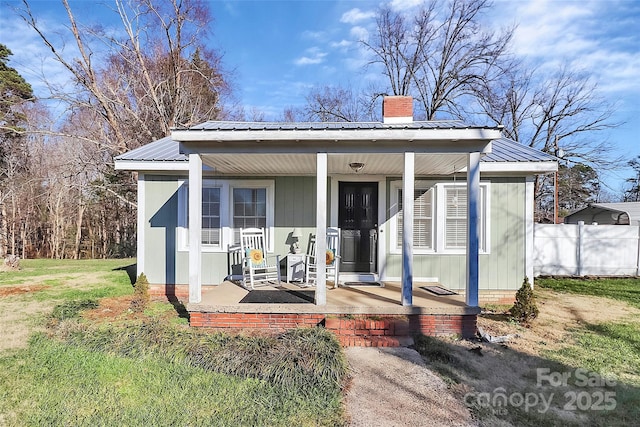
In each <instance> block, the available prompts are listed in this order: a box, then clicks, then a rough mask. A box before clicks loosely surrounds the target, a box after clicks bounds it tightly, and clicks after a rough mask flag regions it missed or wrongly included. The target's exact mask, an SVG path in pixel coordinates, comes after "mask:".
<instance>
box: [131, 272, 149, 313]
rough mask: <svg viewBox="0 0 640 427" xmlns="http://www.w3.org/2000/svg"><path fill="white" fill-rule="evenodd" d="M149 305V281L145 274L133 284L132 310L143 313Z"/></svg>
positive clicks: (141, 274)
mask: <svg viewBox="0 0 640 427" xmlns="http://www.w3.org/2000/svg"><path fill="white" fill-rule="evenodd" d="M147 304H149V281H148V280H147V276H145V274H144V273H140V275H139V276H138V279H137V280H136V283H134V284H133V299H132V300H131V310H133V311H134V312H136V313H141V312H143V311H144V309H145V308H146V307H147Z"/></svg>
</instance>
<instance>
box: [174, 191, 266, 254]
mask: <svg viewBox="0 0 640 427" xmlns="http://www.w3.org/2000/svg"><path fill="white" fill-rule="evenodd" d="M274 193H275V191H274V182H273V181H270V180H214V179H204V180H203V182H202V250H203V252H226V251H227V248H228V247H229V245H233V244H238V243H240V229H241V228H249V227H257V228H264V229H265V231H266V235H267V246H268V248H269V250H272V248H273V237H272V236H273V230H271V228H272V227H273V224H274ZM188 207H189V194H188V183H187V181H186V180H185V181H182V182H181V183H180V187H179V190H178V248H179V250H180V251H186V250H188V249H189V232H188V229H189V219H188V215H189V208H188Z"/></svg>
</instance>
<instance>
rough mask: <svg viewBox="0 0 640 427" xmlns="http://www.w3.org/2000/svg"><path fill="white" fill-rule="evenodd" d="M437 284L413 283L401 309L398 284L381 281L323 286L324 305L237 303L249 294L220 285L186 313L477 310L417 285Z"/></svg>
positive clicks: (291, 286)
mask: <svg viewBox="0 0 640 427" xmlns="http://www.w3.org/2000/svg"><path fill="white" fill-rule="evenodd" d="M428 285H438V283H415V284H414V286H413V305H412V306H410V307H404V306H402V304H401V302H400V301H401V287H400V283H398V282H384V287H377V286H350V287H346V286H341V287H339V288H335V289H334V288H333V285H332V284H331V283H329V284H328V286H327V304H326V305H324V306H318V305H315V304H313V303H303V304H295V303H294V304H278V303H269V304H260V303H241V302H240V301H241V300H242V299H243V298H244V297H245V296H246V295H247V294H248V293H249V291H248V290H246V289H244V288H243V287H241V286H239V285H237V284H235V283H232V282H223V283H221V284H220V285H214V286H203V288H202V301H201V302H200V303H199V304H192V303H189V304H187V307H186V308H187V310H188V311H189V312H200V313H273V314H275V313H300V314H303V313H309V314H312V313H322V314H336V315H339V314H342V315H359V314H363V315H385V314H386V315H411V314H421V315H474V314H479V313H480V308H478V307H469V306H467V305H466V304H465V300H464V296H462V295H448V296H438V295H434V294H432V293H430V292H428V291H426V290H423V289H420V287H421V286H428ZM278 289H282V290H302V291H309V290H314V289H315V288H313V287H307V288H305V287H300V286H297V285H295V284H291V283H285V282H282V283H281V286H280V287H275V286H261V287H259V288H257V290H274V291H275V290H278Z"/></svg>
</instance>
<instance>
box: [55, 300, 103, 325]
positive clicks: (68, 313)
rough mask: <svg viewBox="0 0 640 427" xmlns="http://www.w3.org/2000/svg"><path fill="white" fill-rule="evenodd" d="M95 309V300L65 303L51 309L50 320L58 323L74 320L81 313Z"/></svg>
mask: <svg viewBox="0 0 640 427" xmlns="http://www.w3.org/2000/svg"><path fill="white" fill-rule="evenodd" d="M96 307H98V301H97V300H95V299H83V300H71V301H65V302H63V303H62V304H59V305H56V306H55V307H54V308H53V312H52V313H51V319H52V320H54V321H58V322H61V321H63V320H69V319H75V318H77V317H78V315H79V314H80V312H81V311H83V310H91V309H94V308H96Z"/></svg>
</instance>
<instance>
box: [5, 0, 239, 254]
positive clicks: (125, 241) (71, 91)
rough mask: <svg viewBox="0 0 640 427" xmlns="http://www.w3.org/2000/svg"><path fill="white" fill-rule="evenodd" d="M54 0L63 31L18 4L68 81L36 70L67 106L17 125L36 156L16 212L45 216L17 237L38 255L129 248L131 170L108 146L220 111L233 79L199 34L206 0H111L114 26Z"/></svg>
mask: <svg viewBox="0 0 640 427" xmlns="http://www.w3.org/2000/svg"><path fill="white" fill-rule="evenodd" d="M61 7H62V8H64V10H65V11H66V15H67V19H68V22H67V25H66V28H67V29H68V32H67V33H63V34H54V33H49V32H47V26H46V25H43V24H41V23H40V22H39V21H38V19H37V17H36V16H35V15H34V14H33V13H32V11H31V9H30V7H29V2H28V1H27V0H23V3H22V7H21V9H20V10H17V13H18V15H19V16H20V17H22V19H23V20H24V21H25V22H26V23H27V24H28V25H29V26H30V27H31V28H32V29H33V30H34V31H35V32H36V33H37V34H38V35H39V36H40V39H41V40H42V42H43V43H44V44H45V45H46V46H47V47H48V48H49V49H50V51H51V54H52V56H53V58H54V59H55V60H56V61H58V62H59V63H60V64H61V65H62V66H63V68H64V69H65V70H66V72H67V73H68V77H69V80H70V81H71V82H72V85H73V87H71V86H70V85H67V86H66V87H58V86H56V85H55V84H54V83H53V82H52V81H51V80H50V78H49V76H46V75H43V76H42V79H43V82H44V83H45V84H46V85H47V87H48V89H49V95H48V96H46V98H48V99H54V100H56V101H58V102H59V104H58V105H63V106H65V107H66V109H65V110H64V112H63V113H62V115H61V117H59V118H58V119H57V120H56V124H55V126H49V125H47V124H45V123H43V122H42V121H41V120H38V118H37V116H33V117H31V119H32V120H31V123H29V124H27V125H25V129H24V130H23V131H24V132H26V134H27V135H29V137H30V138H33V140H34V145H33V147H31V149H32V150H33V152H32V153H30V155H31V157H32V159H33V161H34V162H39V163H40V164H39V169H34V171H38V172H39V173H35V174H32V175H31V179H33V180H34V186H33V191H34V194H35V195H34V197H33V200H37V204H34V205H32V206H30V207H29V206H27V207H28V209H24V208H22V207H21V206H19V205H16V208H15V209H13V212H16V213H17V214H18V213H20V212H23V213H25V214H26V213H27V212H29V213H30V214H31V213H33V212H36V211H37V213H38V214H39V215H40V216H39V217H40V218H43V223H42V224H39V223H37V221H35V220H33V219H30V220H29V221H30V222H29V226H28V227H27V230H34V231H33V234H32V238H31V237H30V235H29V234H28V233H26V234H24V233H23V234H24V238H23V239H22V241H21V240H20V239H16V240H15V241H16V242H17V243H16V245H17V246H21V247H22V248H25V247H29V245H31V244H32V243H33V244H35V245H36V246H38V249H37V253H38V254H39V255H40V256H51V257H76V258H77V257H81V256H87V255H89V256H92V257H93V256H100V257H109V256H131V255H132V254H134V253H135V225H136V221H135V185H134V184H135V176H134V175H133V174H131V173H126V172H116V171H114V170H113V168H112V164H113V156H114V155H117V154H121V153H123V152H125V151H127V150H130V149H132V148H136V147H138V146H140V145H143V144H146V143H148V142H151V141H153V140H155V139H158V138H161V137H164V136H166V135H168V134H169V133H170V129H171V128H172V127H180V126H189V125H192V124H194V123H197V122H202V121H205V120H212V119H219V118H225V117H227V115H228V114H229V111H228V110H227V108H226V102H227V100H229V99H232V87H231V83H230V81H231V80H230V78H229V74H228V73H227V72H226V71H225V70H224V69H223V66H222V62H221V56H220V55H219V54H218V53H217V52H216V51H213V50H210V49H207V48H206V46H205V44H204V43H205V41H206V37H207V33H208V31H209V28H211V22H212V20H211V16H210V14H209V10H208V4H207V3H206V2H205V1H203V0H170V1H159V0H112V8H111V9H109V8H108V7H106V6H104V7H105V9H104V13H114V14H115V16H117V17H118V18H119V20H120V23H121V27H120V29H119V30H116V31H113V29H104V28H100V27H92V26H88V25H84V24H83V23H82V22H80V21H79V20H78V19H77V16H76V15H75V14H74V12H73V10H72V9H71V6H70V4H69V2H68V0H61ZM96 7H100V6H96ZM69 42H71V43H69ZM70 48H71V49H70ZM21 132H22V131H21ZM16 182H17V181H16ZM43 183H45V184H44V185H43ZM23 216H24V215H23ZM16 218H17V217H16ZM17 220H18V219H16V221H17ZM16 221H14V222H16ZM29 239H31V240H30V241H28V240H29ZM45 242H46V247H45V246H44V243H45ZM83 254H84V255H83Z"/></svg>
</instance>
